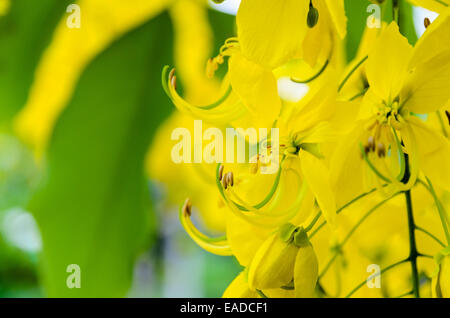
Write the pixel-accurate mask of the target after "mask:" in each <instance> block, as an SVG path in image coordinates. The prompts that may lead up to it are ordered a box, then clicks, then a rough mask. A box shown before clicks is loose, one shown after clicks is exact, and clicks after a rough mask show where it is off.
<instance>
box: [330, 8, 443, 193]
mask: <svg viewBox="0 0 450 318" xmlns="http://www.w3.org/2000/svg"><path fill="white" fill-rule="evenodd" d="M436 21H437V22H436V24H435V25H434V23H433V25H434V26H433V25H432V26H430V27H429V28H428V29H427V31H426V32H425V34H424V36H423V37H422V38H421V39H420V40H419V41H418V43H417V45H416V47H415V48H414V49H413V48H412V47H411V46H410V45H409V44H408V42H407V40H406V39H405V38H404V37H402V36H401V35H400V33H399V31H398V26H397V25H396V24H395V23H392V24H390V25H389V26H388V27H387V28H386V29H385V30H384V31H383V32H382V34H381V35H380V36H379V38H378V39H377V42H376V43H375V44H374V47H373V48H372V51H371V52H370V53H369V58H368V60H367V64H366V65H365V69H366V74H367V79H368V84H369V86H370V88H369V89H368V91H367V93H366V94H365V96H364V99H363V101H362V105H361V109H360V113H359V118H360V120H359V121H358V122H357V124H356V125H355V128H354V129H353V131H352V132H351V133H350V134H349V135H348V137H347V138H345V139H344V140H342V142H340V145H339V146H338V149H337V150H336V152H335V154H334V160H333V161H332V167H331V169H332V171H333V174H334V175H333V181H334V182H335V185H336V191H337V192H338V196H342V197H345V198H349V197H351V196H352V194H353V195H355V194H357V193H360V192H361V189H367V188H372V187H373V186H374V185H375V186H377V185H378V186H380V185H381V184H383V183H388V184H392V185H393V186H394V187H393V188H392V189H408V188H409V187H410V186H411V185H413V184H414V183H415V180H416V178H417V175H418V173H419V168H420V171H422V172H423V173H424V174H425V175H426V176H427V177H429V178H430V179H431V180H432V181H433V182H435V183H436V184H438V185H439V186H441V187H443V188H445V189H450V168H449V167H448V166H447V165H445V164H442V163H444V162H448V161H450V144H449V141H448V140H446V139H445V138H444V137H442V135H439V134H436V133H435V132H434V131H433V130H432V129H430V128H429V127H427V126H426V125H425V123H424V122H423V121H422V120H420V119H419V118H418V117H416V116H414V115H412V114H411V112H413V113H415V114H427V113H431V112H434V111H436V110H438V109H440V108H441V107H443V106H444V105H445V104H446V103H447V101H448V100H449V98H450V89H449V87H448V85H447V83H448V81H449V79H450V50H449V49H448V48H449V45H450V37H449V36H448V34H447V33H448V32H446V31H445V30H448V28H449V27H450V17H449V15H448V12H447V14H445V15H441V16H440V17H439V18H438V19H437V20H436ZM438 42H439V43H440V44H441V45H440V46H439V49H436V50H430V48H433V47H435V46H437V43H438ZM445 48H447V49H445ZM403 152H405V153H406V154H408V157H409V165H410V170H409V178H407V179H406V180H403V179H404V177H405V171H406V170H405V166H406V162H405V159H404V157H403ZM361 157H362V158H363V159H364V160H361ZM364 161H365V162H364ZM364 170H366V171H365V172H364ZM360 176H363V178H361V177H360ZM402 182H407V184H406V185H404V184H403V183H402ZM344 184H345V185H346V186H345V187H344V186H343V185H344ZM347 185H348V186H347ZM344 200H345V199H344Z"/></svg>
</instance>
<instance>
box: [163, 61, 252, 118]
mask: <svg viewBox="0 0 450 318" xmlns="http://www.w3.org/2000/svg"><path fill="white" fill-rule="evenodd" d="M162 82H163V89H164V91H165V92H166V94H167V96H169V98H170V99H171V101H172V103H173V104H174V105H175V107H176V108H178V109H179V110H180V111H182V112H185V113H188V114H189V115H191V116H195V117H198V118H200V119H204V120H207V121H210V122H215V123H223V124H226V123H229V122H232V121H233V120H235V119H237V118H239V117H240V116H243V114H244V113H245V108H244V107H241V105H240V100H239V99H236V100H234V99H233V100H231V101H229V100H230V98H229V97H230V95H231V92H232V89H231V86H230V87H229V88H228V90H227V91H226V92H225V94H224V95H223V96H222V97H220V98H219V100H217V101H216V102H214V103H212V104H210V105H206V106H195V105H191V104H190V103H189V102H187V101H186V100H184V99H183V98H182V97H181V96H180V95H179V94H178V92H177V91H176V87H175V86H176V76H175V72H174V70H173V69H172V70H171V71H170V72H169V67H168V66H166V67H164V69H163V72H162ZM221 106H224V107H221Z"/></svg>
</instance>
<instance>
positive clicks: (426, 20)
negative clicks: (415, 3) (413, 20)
mask: <svg viewBox="0 0 450 318" xmlns="http://www.w3.org/2000/svg"><path fill="white" fill-rule="evenodd" d="M430 24H431V21H430V19H428V18H425V19H424V20H423V25H424V26H425V28H428V27H429V26H430Z"/></svg>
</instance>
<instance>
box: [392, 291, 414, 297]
mask: <svg viewBox="0 0 450 318" xmlns="http://www.w3.org/2000/svg"><path fill="white" fill-rule="evenodd" d="M412 294H413V291H412V290H410V291H409V292H407V293H404V294H401V295H400V296H397V297H395V298H403V297H405V296H409V295H412Z"/></svg>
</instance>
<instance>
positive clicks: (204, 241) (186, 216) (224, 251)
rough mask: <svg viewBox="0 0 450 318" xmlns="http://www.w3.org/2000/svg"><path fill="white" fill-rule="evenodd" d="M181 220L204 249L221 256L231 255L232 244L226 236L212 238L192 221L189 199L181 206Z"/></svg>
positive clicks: (187, 231) (189, 233)
mask: <svg viewBox="0 0 450 318" xmlns="http://www.w3.org/2000/svg"><path fill="white" fill-rule="evenodd" d="M179 216H180V222H181V225H182V226H183V228H184V229H185V231H186V233H187V234H188V235H189V236H190V237H191V238H192V240H193V241H194V242H195V243H197V244H198V245H199V246H200V247H201V248H203V249H204V250H206V251H208V252H210V253H213V254H216V255H221V256H230V255H232V254H233V253H232V252H231V248H230V245H229V244H228V241H227V238H226V236H223V237H217V238H210V237H208V236H207V235H205V234H203V233H202V232H200V231H199V230H198V229H197V228H196V227H195V225H194V224H193V223H192V221H191V218H190V216H191V203H190V200H189V199H187V200H186V202H185V203H184V205H183V206H182V207H180V212H179Z"/></svg>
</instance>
